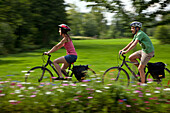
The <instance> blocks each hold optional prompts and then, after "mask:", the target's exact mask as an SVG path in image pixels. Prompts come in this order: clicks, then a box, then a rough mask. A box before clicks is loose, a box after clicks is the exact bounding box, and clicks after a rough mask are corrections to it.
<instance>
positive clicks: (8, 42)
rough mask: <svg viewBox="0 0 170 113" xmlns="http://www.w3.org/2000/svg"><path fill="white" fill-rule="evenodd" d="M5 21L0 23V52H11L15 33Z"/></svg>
mask: <svg viewBox="0 0 170 113" xmlns="http://www.w3.org/2000/svg"><path fill="white" fill-rule="evenodd" d="M13 33H14V31H13V30H12V28H11V27H10V26H9V24H7V23H0V50H2V51H0V54H7V53H12V51H14V42H15V35H14V34H13Z"/></svg>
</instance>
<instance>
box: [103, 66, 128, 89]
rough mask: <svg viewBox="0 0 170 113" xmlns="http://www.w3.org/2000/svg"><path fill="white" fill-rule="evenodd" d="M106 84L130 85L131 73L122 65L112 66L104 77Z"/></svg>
mask: <svg viewBox="0 0 170 113" xmlns="http://www.w3.org/2000/svg"><path fill="white" fill-rule="evenodd" d="M102 82H103V83H104V84H117V85H125V86H126V85H127V86H128V85H129V82H130V77H129V74H128V73H127V72H126V71H125V70H124V69H123V68H121V67H111V68H109V69H107V70H106V71H105V72H104V74H103V78H102Z"/></svg>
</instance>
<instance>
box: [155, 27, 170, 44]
mask: <svg viewBox="0 0 170 113" xmlns="http://www.w3.org/2000/svg"><path fill="white" fill-rule="evenodd" d="M168 29H170V25H169V26H168V25H167V26H165V25H164V26H157V28H156V31H155V35H154V37H155V38H157V39H159V40H160V41H161V43H162V44H170V32H168Z"/></svg>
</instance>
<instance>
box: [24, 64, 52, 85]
mask: <svg viewBox="0 0 170 113" xmlns="http://www.w3.org/2000/svg"><path fill="white" fill-rule="evenodd" d="M52 77H53V74H52V72H51V71H50V70H49V69H47V68H46V67H42V66H37V67H33V68H31V69H30V70H29V71H28V72H27V74H25V82H32V83H35V82H52V81H53V80H52Z"/></svg>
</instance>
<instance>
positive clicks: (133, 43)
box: [121, 40, 139, 54]
mask: <svg viewBox="0 0 170 113" xmlns="http://www.w3.org/2000/svg"><path fill="white" fill-rule="evenodd" d="M138 42H139V40H135V41H134V42H132V44H131V45H130V46H129V47H128V49H127V50H126V51H122V53H121V54H126V53H127V52H129V51H130V50H132V49H133V48H134V47H135V46H136V45H137V43H138Z"/></svg>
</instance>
